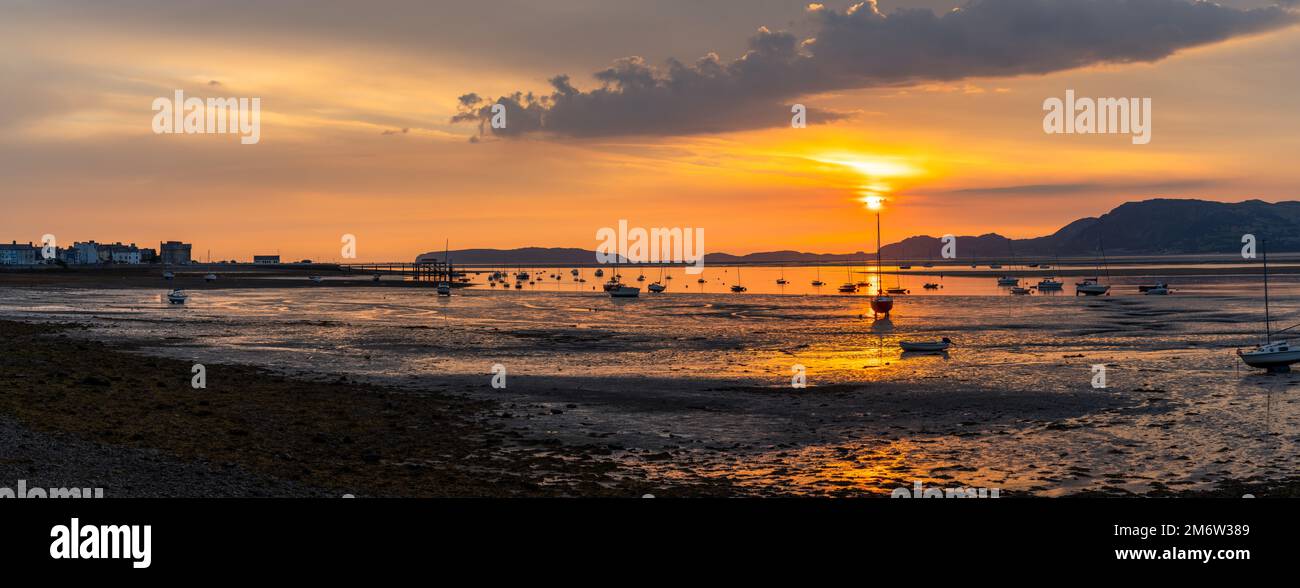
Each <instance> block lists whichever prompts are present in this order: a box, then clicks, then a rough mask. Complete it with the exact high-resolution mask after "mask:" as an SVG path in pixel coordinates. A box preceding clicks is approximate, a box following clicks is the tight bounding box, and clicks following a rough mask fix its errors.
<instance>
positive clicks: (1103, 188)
mask: <svg viewBox="0 0 1300 588" xmlns="http://www.w3.org/2000/svg"><path fill="white" fill-rule="evenodd" d="M1222 183H1223V180H1220V179H1211V178H1195V179H1185V180H1170V181H1162V182H1063V183H1049V184H1021V185H1015V186H989V187H973V188H958V189H954V190H944V191H942V192H934V194H946V195H954V196H963V195H970V196H995V195H1015V196H1051V195H1070V194H1080V193H1092V192H1124V193H1151V192H1166V191H1178V190H1197V189H1203V188H1210V187H1214V186H1216V185H1220V184H1222Z"/></svg>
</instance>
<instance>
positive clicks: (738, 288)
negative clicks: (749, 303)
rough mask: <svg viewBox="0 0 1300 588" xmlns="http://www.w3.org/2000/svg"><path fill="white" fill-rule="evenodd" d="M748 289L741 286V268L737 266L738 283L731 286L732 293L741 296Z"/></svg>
mask: <svg viewBox="0 0 1300 588" xmlns="http://www.w3.org/2000/svg"><path fill="white" fill-rule="evenodd" d="M748 289H749V288H746V287H744V286H741V285H740V266H736V283H735V284H734V285H732V286H731V291H732V292H735V293H737V294H739V293H741V292H744V291H746V290H748Z"/></svg>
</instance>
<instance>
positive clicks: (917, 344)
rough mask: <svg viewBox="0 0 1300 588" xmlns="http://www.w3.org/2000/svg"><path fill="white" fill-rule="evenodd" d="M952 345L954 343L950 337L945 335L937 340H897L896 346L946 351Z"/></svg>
mask: <svg viewBox="0 0 1300 588" xmlns="http://www.w3.org/2000/svg"><path fill="white" fill-rule="evenodd" d="M953 345H954V343H953V342H952V339H949V338H947V337H944V338H943V339H940V340H938V341H899V342H898V346H899V347H902V348H903V351H929V352H935V351H947V350H948V348H949V347H952V346H953Z"/></svg>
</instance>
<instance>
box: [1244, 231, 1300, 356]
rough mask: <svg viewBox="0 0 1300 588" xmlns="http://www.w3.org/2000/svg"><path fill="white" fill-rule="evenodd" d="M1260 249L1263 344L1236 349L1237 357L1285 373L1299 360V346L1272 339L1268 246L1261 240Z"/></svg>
mask: <svg viewBox="0 0 1300 588" xmlns="http://www.w3.org/2000/svg"><path fill="white" fill-rule="evenodd" d="M1260 249H1261V251H1262V252H1263V254H1264V344H1263V345H1260V346H1258V347H1256V348H1255V349H1254V350H1253V351H1242V350H1240V349H1238V350H1237V357H1240V358H1241V361H1243V362H1245V363H1246V365H1248V366H1250V367H1254V368H1264V369H1266V370H1268V371H1269V372H1272V373H1286V372H1289V371H1291V364H1293V363H1296V362H1300V347H1296V346H1295V345H1292V344H1291V341H1289V340H1278V341H1273V335H1274V333H1273V319H1272V315H1271V314H1270V313H1269V299H1268V248H1267V245H1266V244H1265V243H1264V242H1263V241H1261V242H1260ZM1296 326H1300V325H1292V326H1290V327H1287V328H1285V329H1282V330H1281V331H1278V332H1277V333H1276V334H1279V335H1280V334H1282V333H1285V332H1287V331H1289V330H1291V329H1293V328H1295V327H1296Z"/></svg>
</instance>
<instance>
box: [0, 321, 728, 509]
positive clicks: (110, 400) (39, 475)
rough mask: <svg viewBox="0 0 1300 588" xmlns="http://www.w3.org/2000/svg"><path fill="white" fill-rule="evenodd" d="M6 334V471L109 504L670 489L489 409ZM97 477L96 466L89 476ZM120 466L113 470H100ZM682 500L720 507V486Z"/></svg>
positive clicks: (696, 490)
mask: <svg viewBox="0 0 1300 588" xmlns="http://www.w3.org/2000/svg"><path fill="white" fill-rule="evenodd" d="M69 330H71V328H70V327H67V326H59V327H55V326H49V325H33V324H25V323H16V322H9V321H0V390H3V391H4V393H3V394H0V438H7V439H11V440H14V444H12V445H8V446H7V447H6V448H5V449H4V450H3V451H0V474H3V475H5V476H7V477H10V478H14V480H10V484H7V485H9V486H10V487H12V484H13V483H15V482H16V480H17V479H25V480H27V482H28V486H29V487H32V486H42V485H43V486H60V487H63V486H66V487H88V486H99V487H103V488H104V489H105V494H106V495H108V496H116V497H127V496H198V497H208V496H265V495H276V496H304V495H307V496H310V495H334V496H340V495H343V494H353V495H357V496H495V497H507V496H624V497H635V496H640V495H641V494H643V493H646V492H656V491H659V492H663V491H664V490H665V486H664V484H650V483H647V482H646V481H645V480H644V476H642V475H641V474H640V472H638V471H637V470H636V469H634V468H627V467H622V468H619V467H616V466H615V465H614V464H611V463H609V462H607V461H600V460H596V459H593V458H592V456H593V455H594V454H599V453H601V452H606V453H607V452H608V450H607V449H605V448H603V447H597V446H594V445H591V444H583V445H579V444H573V445H563V444H559V443H555V442H553V441H548V440H536V439H533V440H530V439H525V438H522V435H521V434H519V433H518V432H515V431H512V430H510V429H508V428H506V427H502V426H499V425H497V424H494V423H493V422H491V421H490V419H488V418H487V417H486V416H484V415H488V414H495V413H497V412H498V411H500V410H501V407H500V406H497V405H495V404H494V403H491V402H485V401H481V400H472V399H467V398H463V397H459V396H456V395H452V394H447V393H442V392H436V391H430V392H423V393H420V392H412V391H402V390H395V389H391V388H385V387H381V386H374V385H367V384H361V383H356V382H351V381H348V380H347V379H346V378H338V379H335V380H333V381H329V382H319V381H305V380H295V379H289V378H285V377H283V376H280V375H275V374H271V373H269V372H266V371H263V370H259V369H256V368H251V367H245V366H232V365H216V364H208V365H206V366H205V367H206V370H207V373H206V376H207V382H208V386H207V388H206V389H203V390H195V389H192V388H191V367H192V364H191V363H190V362H185V361H179V360H174V359H164V358H157V357H148V356H144V355H140V354H135V353H130V352H128V351H127V350H124V349H121V348H114V347H111V346H109V345H105V344H102V343H97V342H93V341H87V340H82V339H78V338H76V337H72V336H69ZM92 462H93V463H97V464H100V466H99V467H91V466H90V465H89V464H90V463H92ZM107 463H111V464H113V467H109V468H106V467H102V466H103V464H107ZM671 491H672V493H673V494H674V495H723V494H727V493H728V491H727V485H726V484H725V483H723V482H720V481H716V480H714V481H705V482H704V483H696V482H684V483H682V484H674V485H673V487H672V488H671Z"/></svg>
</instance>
